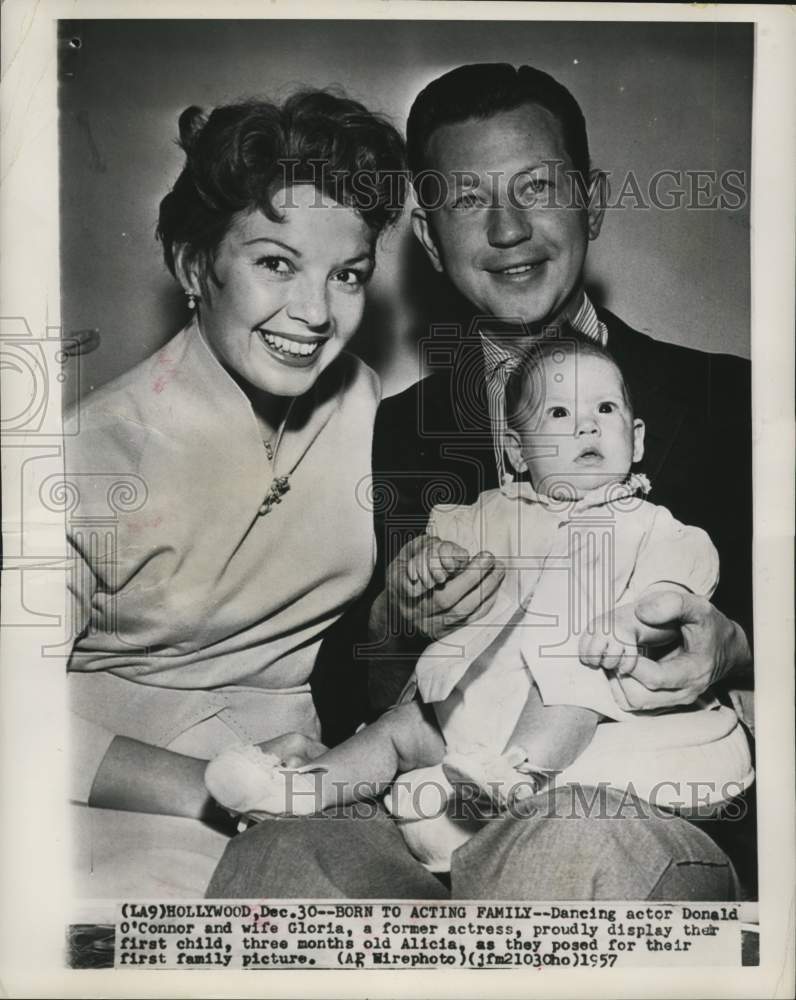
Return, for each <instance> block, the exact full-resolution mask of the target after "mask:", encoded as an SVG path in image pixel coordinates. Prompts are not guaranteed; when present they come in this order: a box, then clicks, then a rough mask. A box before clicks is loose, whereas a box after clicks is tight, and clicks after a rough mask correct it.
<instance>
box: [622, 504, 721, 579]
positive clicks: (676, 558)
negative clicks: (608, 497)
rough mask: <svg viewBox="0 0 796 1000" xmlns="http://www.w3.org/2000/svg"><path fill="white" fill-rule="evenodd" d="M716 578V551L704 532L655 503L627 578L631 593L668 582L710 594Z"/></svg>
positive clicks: (717, 566)
mask: <svg viewBox="0 0 796 1000" xmlns="http://www.w3.org/2000/svg"><path fill="white" fill-rule="evenodd" d="M718 582H719V555H718V552H716V548H715V546H714V545H713V542H711V540H710V538H709V537H708V535H707V533H706V532H704V531H703V530H702V529H701V528H694V527H692V526H690V525H687V524H681V523H680V521H678V520H676V519H675V518H674V517H672V515H671V514H670V513H669V511H668V510H667V509H666V508H665V507H658V508H657V509H656V511H655V517H654V518H653V521H652V524H651V526H650V529H649V531H648V533H647V536H646V538H645V539H644V541H643V542H642V544H641V546H640V548H639V551H638V556H637V559H636V565H635V567H634V569H633V574H632V576H631V578H630V582H629V589H630V590H631V591H632V593H633V595H634V597H636V598H638V597H639V596H640V595H641V594H643V593H644V592H645V591H646V590H648V589H649V588H650V587H652V586H655V585H658V586H659V587H665V585H666V584H667V583H669V584H677V585H678V586H680V587H684V588H685V589H686V590H689V591H691V593H692V594H697V595H699V596H700V597H710V596H711V595H712V594H713V591H714V590H715V589H716V586H717V585H718Z"/></svg>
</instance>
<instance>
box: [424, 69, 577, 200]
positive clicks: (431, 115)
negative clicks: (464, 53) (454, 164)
mask: <svg viewBox="0 0 796 1000" xmlns="http://www.w3.org/2000/svg"><path fill="white" fill-rule="evenodd" d="M523 104H537V105H538V106H539V107H542V108H545V110H547V111H549V112H550V114H552V115H553V116H554V117H555V119H556V121H557V122H558V123H559V125H560V126H561V132H562V136H563V140H564V149H565V150H566V151H567V153H568V154H569V158H570V160H571V161H572V165H573V167H574V168H575V171H576V173H578V174H580V176H581V178H582V180H583V181H585V180H586V178H587V176H588V174H589V170H590V161H589V140H588V137H587V135H586V121H585V119H584V117H583V112H582V111H581V109H580V105H579V104H578V102H577V101H576V100H575V98H574V97H573V96H572V94H571V93H570V92H569V91H568V90H567V88H566V87H565V86H564V85H563V84H561V83H559V82H558V81H557V80H555V79H553V77H552V76H550V74H549V73H544V72H543V71H542V70H540V69H535V68H534V67H533V66H519V67H515V66H512V65H511V64H510V63H474V64H472V65H469V66H459V67H458V68H457V69H452V70H451V71H450V72H448V73H445V74H444V75H443V76H440V77H438V78H437V79H436V80H432V82H431V83H429V84H428V86H426V87H425V88H424V89H423V90H421V91H420V93H419V94H418V95H417V97H416V98H415V101H414V104H413V105H412V110H411V111H410V112H409V119H408V121H407V123H406V140H407V155H408V161H409V170H410V172H411V174H412V176H413V177H415V178H416V177H417V176H418V175H420V174H421V173H422V172H423V171H424V170H427V169H429V168H430V167H431V166H432V165H431V164H429V163H428V161H427V155H428V144H429V140H430V139H431V136H432V135H433V134H434V132H436V130H437V129H439V128H441V127H442V126H443V125H454V124H458V123H459V122H464V121H468V120H469V119H471V118H490V117H492V116H493V115H497V114H500V113H501V112H504V111H514V110H515V109H516V108H519V107H522V105H523Z"/></svg>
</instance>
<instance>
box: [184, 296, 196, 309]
mask: <svg viewBox="0 0 796 1000" xmlns="http://www.w3.org/2000/svg"><path fill="white" fill-rule="evenodd" d="M185 294H186V295H187V296H188V308H189V309H190V310H191V312H193V311H194V309H195V308H196V296H195V295H194V293H193V292H189V291H186V292H185Z"/></svg>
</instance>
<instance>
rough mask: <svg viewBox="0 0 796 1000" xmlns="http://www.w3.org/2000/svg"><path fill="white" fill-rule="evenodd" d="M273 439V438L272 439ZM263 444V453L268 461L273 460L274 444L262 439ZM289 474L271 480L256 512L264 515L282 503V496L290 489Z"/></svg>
mask: <svg viewBox="0 0 796 1000" xmlns="http://www.w3.org/2000/svg"><path fill="white" fill-rule="evenodd" d="M272 440H273V439H272ZM263 444H264V445H265V454H266V455H267V456H268V461H269V462H273V460H274V446H273V444H272V443H271V441H265V440H264V441H263ZM289 480H290V476H289V475H287V476H276V477H274V479H273V480H272V481H271V485H270V486H269V487H268V492H267V493H266V494H265V497H264V498H263V502H262V503H261V504H260V508H259V510H258V513H259V514H260V515H265V514H268V513H270V511H271V510H272V508H273V507H274V506H275V505H276V504H278V503H282V497H283V496H284V495H285V493H287V492H288V490H289V489H290V481H289Z"/></svg>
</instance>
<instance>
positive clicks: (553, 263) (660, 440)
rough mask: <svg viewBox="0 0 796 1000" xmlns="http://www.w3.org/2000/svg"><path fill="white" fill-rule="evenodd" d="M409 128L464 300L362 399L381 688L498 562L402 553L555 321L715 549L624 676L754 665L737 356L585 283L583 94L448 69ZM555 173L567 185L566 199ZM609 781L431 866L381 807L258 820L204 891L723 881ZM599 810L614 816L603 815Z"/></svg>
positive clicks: (730, 893) (670, 686) (725, 885)
mask: <svg viewBox="0 0 796 1000" xmlns="http://www.w3.org/2000/svg"><path fill="white" fill-rule="evenodd" d="M408 143H409V156H410V166H411V168H412V171H413V175H414V183H415V188H416V192H417V195H418V201H419V206H420V207H419V208H418V209H416V210H415V212H414V213H413V225H414V229H415V234H416V235H417V237H418V239H419V240H420V241H421V243H422V244H423V246H424V248H425V250H426V252H427V254H428V256H429V259H430V260H431V263H432V265H433V266H434V267H435V268H436V269H437V270H438V271H440V272H441V273H444V274H446V275H447V277H448V278H449V279H450V281H451V282H452V284H453V285H454V286H455V288H456V289H457V291H458V292H459V293H460V294H461V296H463V297H464V299H466V300H467V302H468V303H469V304H470V307H471V314H472V317H471V319H472V321H471V322H468V323H466V324H465V326H464V328H463V329H464V332H461V330H458V331H456V332H455V333H451V330H450V326H451V324H450V316H442V317H440V319H441V320H442V321H443V322H444V323H446V325H447V327H448V329H447V330H445V331H443V332H442V333H432V335H431V336H430V337H429V338H428V341H427V358H426V360H427V361H428V363H429V365H430V366H431V367H432V369H436V371H434V373H433V374H431V375H430V376H429V377H427V378H425V379H423V380H422V381H421V382H419V383H418V384H417V385H415V386H413V387H411V388H410V389H408V390H407V391H406V392H404V393H401V394H400V395H398V396H396V397H393V398H391V399H387V400H385V401H384V402H383V403H382V405H381V408H380V411H379V414H378V417H377V424H376V432H375V440H374V477H375V482H374V506H375V513H376V524H377V537H378V541H379V548H380V558H379V566H380V569H379V570H377V575H376V578H375V581H374V588H373V593H378V596H377V597H376V599H375V601H374V603H373V606H372V611H371V614H370V636H369V639H370V643H369V644H364V648H363V649H362V650H361V652H362V653H364V655H366V656H368V657H369V659H370V661H371V678H372V683H371V692H372V694H373V700H374V702H375V703H376V706H377V708H378V707H382V708H383V707H386V706H387V705H389V704H391V703H392V702H393V701H394V699H395V696H396V694H397V693H398V691H399V690H400V688H401V686H402V685H403V682H404V681H405V679H406V678H407V677H408V676H409V674H410V673H411V670H412V668H413V666H414V662H415V659H416V657H417V655H418V654H419V652H420V651H421V650H422V649H423V648H424V646H425V645H427V644H428V642H429V641H431V640H432V639H437V638H440V637H443V636H444V635H445V634H447V633H448V632H449V631H451V630H452V629H453V628H455V627H456V626H457V625H459V624H461V623H462V622H463V621H467V620H475V619H476V618H477V617H478V616H480V615H482V614H484V613H486V612H487V611H488V610H489V608H490V607H491V605H492V602H493V600H494V598H495V595H496V592H497V589H498V587H499V585H500V582H501V580H502V578H503V568H502V566H501V564H500V561H499V559H496V558H495V555H494V554H491V553H484V554H483V556H482V557H481V558H477V559H474V560H473V561H472V562H471V563H470V564H469V565H468V566H467V567H466V568H465V569H464V570H463V571H462V572H460V573H459V574H458V575H457V576H455V577H454V578H452V579H450V580H449V581H448V582H447V583H446V584H444V585H443V586H439V587H437V588H436V589H435V591H434V592H433V593H432V595H430V596H423V597H417V596H416V595H415V594H414V593H413V592H412V589H411V588H409V587H407V586H406V582H405V579H404V577H403V574H402V573H401V572H400V571H399V570H400V567H401V565H402V562H403V561H404V560H406V558H407V557H408V555H410V554H411V553H413V552H416V551H417V550H418V549H419V548H422V546H424V545H425V544H426V541H425V539H424V536H423V534H422V533H423V530H424V528H425V524H426V520H427V516H428V511H429V509H430V508H431V506H433V505H434V504H435V503H444V502H453V503H468V502H472V501H474V500H475V498H476V497H477V496H478V494H479V492H481V491H482V490H484V489H488V488H491V487H494V486H495V485H497V483H498V476H499V470H500V469H501V467H502V456H501V454H500V449H499V448H497V449H496V448H495V443H494V435H493V433H492V431H493V427H494V426H495V423H496V421H498V420H499V419H500V418H501V413H502V409H501V407H502V393H503V388H504V386H505V380H504V378H503V373H504V372H505V371H506V369H507V361H508V359H510V358H511V356H512V354H513V353H514V352H516V351H517V350H518V341H520V342H521V341H522V340H527V338H528V337H533V336H540V335H544V334H545V330H546V328H548V327H550V326H555V325H556V324H559V323H562V322H563V321H567V322H568V323H570V324H571V325H572V326H573V327H575V328H576V329H577V330H578V331H579V332H580V333H581V334H582V335H583V336H587V337H593V338H594V339H598V340H600V341H602V342H603V343H605V344H606V345H607V347H608V349H609V351H610V352H611V353H612V354H613V355H614V356H615V358H616V360H617V362H618V364H619V366H620V368H621V370H622V372H623V374H624V376H625V379H626V381H627V383H628V386H629V389H630V393H631V395H632V397H633V399H634V402H635V406H636V410H637V412H638V415H639V416H641V417H643V418H644V420H645V421H646V425H647V455H646V460H645V463H644V469H645V471H646V472H647V473H648V475H649V477H650V478H651V479H652V482H653V489H654V493H653V499H654V501H655V502H656V503H660V504H663V505H665V506H667V507H669V508H670V509H671V510H672V512H673V513H674V515H675V516H676V517H678V518H679V519H681V520H683V521H685V522H687V523H690V524H696V525H701V526H702V527H704V528H705V529H706V530H707V531H708V532H709V534H710V535H711V537H712V539H713V541H714V543H715V544H716V546H717V548H718V550H719V553H720V557H721V560H722V584H721V589H720V591H718V592H717V595H716V604H715V605H713V604H710V603H709V602H708V601H706V600H704V599H701V598H696V597H690V596H687V595H680V594H673V593H670V594H667V593H661V594H659V595H656V597H655V600H654V601H651V602H650V603H649V605H648V606H647V607H645V608H644V615H645V617H646V619H647V624H649V625H650V626H654V625H660V624H663V623H669V624H672V623H674V624H677V625H678V626H679V627H680V628H681V631H682V637H683V642H682V646H681V647H680V648H679V649H678V650H676V651H674V652H673V653H671V654H667V656H666V657H664V658H663V659H662V660H661V661H660V662H658V663H656V664H653V665H652V666H651V667H647V668H645V669H642V670H637V671H636V672H635V674H634V675H633V676H630V677H625V678H623V679H622V684H623V688H624V692H625V695H626V697H627V699H628V700H629V701H630V703H631V705H633V706H635V707H637V708H657V707H663V706H671V705H680V704H686V703H689V702H692V701H693V700H695V698H696V697H697V696H698V695H699V694H701V693H702V692H703V691H704V690H705V689H706V688H707V687H708V686H709V685H710V684H711V683H714V682H715V681H717V680H718V679H720V678H722V677H724V676H726V675H727V674H729V673H732V672H734V673H736V674H737V673H739V672H743V671H744V670H745V669H748V668H749V667H750V666H751V654H750V650H749V644H748V641H747V638H746V633H745V631H744V628H746V629H747V630H748V629H749V626H750V616H749V609H750V607H751V599H750V593H751V584H750V581H751V567H750V562H751V560H750V551H751V464H750V447H751V443H750V437H751V435H750V398H749V397H750V390H749V370H748V365H747V364H745V363H744V362H742V361H740V360H739V359H736V358H730V357H727V356H716V355H706V354H702V353H700V352H698V351H693V350H689V349H686V348H682V347H674V346H672V345H668V344H665V343H662V342H658V341H655V340H652V339H651V338H649V337H645V336H643V335H642V334H640V333H637V332H636V331H633V330H631V329H630V328H629V327H627V326H626V325H625V324H624V323H622V322H621V320H619V319H617V318H616V317H615V316H612V315H611V314H610V313H607V312H605V311H602V310H595V309H594V307H593V306H592V305H591V303H590V302H589V301H588V299H587V297H586V295H585V292H584V289H583V266H584V261H585V257H586V248H587V246H588V242H589V240H590V239H594V238H596V236H597V235H598V234H599V230H600V224H601V221H602V209H601V205H602V203H603V200H604V194H605V177H604V176H603V175H602V174H600V173H599V172H596V171H592V170H591V167H590V164H589V155H588V143H587V139H586V128H585V123H584V121H583V116H582V113H581V111H580V108H579V107H578V105H577V102H576V101H575V100H574V98H573V97H572V95H570V94H569V92H568V91H567V90H566V89H565V88H564V87H562V86H561V85H560V84H559V83H557V82H556V81H555V80H553V79H552V78H551V77H549V76H547V74H544V73H541V72H539V71H538V70H534V69H531V68H530V67H521V68H520V69H519V70H515V69H514V68H513V67H511V66H508V65H487V66H465V67H461V68H460V69H458V70H454V71H452V72H451V73H448V74H446V75H445V76H443V77H441V78H440V79H438V80H435V81H434V82H432V83H431V84H430V85H429V86H428V87H427V88H426V89H425V90H424V91H423V92H422V93H421V94H420V95H419V96H418V98H417V100H416V101H415V104H414V106H413V108H412V112H411V114H410V117H409V123H408ZM428 178H430V179H431V181H432V183H430V184H429V185H428V186H426V182H425V181H426V179H428ZM440 179H441V180H442V184H441V185H440V184H439V181H440ZM568 179H569V180H572V181H574V183H573V184H569V183H568ZM567 188H569V190H570V191H572V192H575V193H576V198H575V200H574V202H573V201H572V200H569V201H567V200H566V198H565V200H564V204H563V205H561V198H560V197H558V196H559V195H560V194H561V193H562V191H563V192H564V193H566V191H567ZM440 190H442V192H443V197H441V198H440V197H439V192H440ZM432 202H433V203H432ZM556 202H558V205H557V206H556V204H555V203H556ZM385 567H386V568H385ZM719 608H721V609H722V610H719ZM736 621H740V622H742V623H743V625H740V624H736ZM584 669H588V668H585V667H584ZM338 690H339V688H338ZM343 693H344V695H345V696H346V697H349V695H350V693H349V692H348V691H345V692H343ZM672 777H673V780H676V779H677V776H672ZM708 777H709V776H708ZM617 795H618V793H616V795H615V794H614V793H613V792H612V791H610V790H609V791H608V792H607V793H606V794H605V795H604V796H603V797H602V798H600V799H599V804H598V806H597V807H595V805H594V802H593V801H592V802H588V803H587V802H586V800H585V799H584V798H583V797H579V796H577V795H575V796H574V797H573V796H572V795H570V794H569V793H568V792H567V790H566V789H559V790H557V792H556V793H555V796H554V797H553V800H552V802H548V804H547V805H548V808H547V809H546V810H545V809H544V808H540V810H539V812H538V813H537V814H535V815H534V816H533V817H526V818H512V819H509V818H504V819H502V820H500V821H496V822H494V823H490V824H487V826H486V827H485V828H484V829H482V830H481V831H480V832H479V833H478V834H477V835H476V836H474V837H473V838H472V839H471V840H470V841H469V842H468V843H466V844H465V845H464V846H463V847H460V848H459V849H458V850H457V851H455V852H454V855H453V860H452V868H451V872H450V876H449V880H448V882H447V883H445V880H439V879H438V878H436V877H435V876H433V875H431V874H430V873H429V872H428V871H426V870H425V869H424V868H423V867H422V866H421V865H420V864H419V863H418V862H417V861H415V860H414V859H413V858H412V857H411V855H410V854H409V852H408V851H407V849H406V847H405V845H404V844H403V841H402V839H401V836H400V834H399V832H398V830H397V828H396V826H395V824H394V823H392V822H391V821H390V820H389V819H387V818H386V817H385V816H384V814H383V813H378V814H376V815H374V816H372V817H371V818H370V819H369V820H366V821H363V820H362V819H347V818H344V817H337V818H336V820H334V821H331V822H326V821H318V820H313V819H308V820H301V821H286V822H280V823H262V824H260V825H259V826H258V827H256V828H253V829H252V830H250V831H249V832H248V833H247V834H245V835H244V836H243V837H240V838H237V839H236V840H235V841H233V842H232V843H231V845H230V847H229V848H228V849H227V852H226V854H225V856H224V858H223V859H222V862H221V863H220V865H219V868H218V869H217V872H216V875H215V876H214V878H213V881H212V882H211V885H210V890H209V895H211V896H216V897H220V896H241V895H250V896H251V895H258V894H263V893H265V894H267V895H269V896H271V897H278V896H286V897H292V896H307V897H314V896H348V897H383V898H388V897H391V898H421V899H422V898H440V897H445V896H447V895H448V894H451V895H453V896H454V897H458V898H471V899H473V898H503V899H549V900H560V899H586V898H591V899H596V898H601V899H728V898H734V897H735V895H736V894H737V892H738V886H737V882H736V880H735V875H734V873H733V871H732V867H731V865H730V864H729V862H728V858H727V856H726V855H725V854H724V852H723V851H722V850H721V849H719V848H718V847H717V846H716V844H715V843H714V842H713V841H712V840H711V839H710V838H709V837H708V836H706V835H705V833H704V832H703V831H702V830H700V829H698V828H697V826H696V825H695V824H692V823H689V822H687V821H686V820H684V819H681V818H678V817H674V816H668V817H663V818H661V817H660V816H657V815H654V814H650V812H649V811H648V810H647V811H644V810H642V812H643V813H644V814H643V815H641V816H639V815H638V814H637V815H635V816H632V815H631V816H628V815H627V814H626V813H623V811H622V808H621V803H620V802H619V800H618V799H617ZM564 799H566V803H565V804H564ZM551 810H552V811H551ZM606 817H610V818H611V820H612V822H601V820H604V819H606ZM556 820H558V821H556ZM561 820H566V821H565V822H562V821H561Z"/></svg>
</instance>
